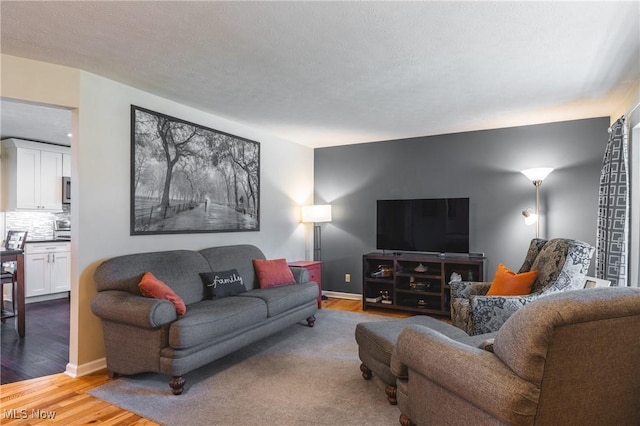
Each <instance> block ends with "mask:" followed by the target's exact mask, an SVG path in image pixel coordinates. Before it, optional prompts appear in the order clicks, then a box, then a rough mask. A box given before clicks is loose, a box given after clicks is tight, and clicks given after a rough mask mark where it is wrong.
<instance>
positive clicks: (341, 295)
mask: <svg viewBox="0 0 640 426" xmlns="http://www.w3.org/2000/svg"><path fill="white" fill-rule="evenodd" d="M322 294H323V295H325V296H327V297H334V298H336V299H347V300H362V295H361V294H355V293H343V292H340V291H327V290H322Z"/></svg>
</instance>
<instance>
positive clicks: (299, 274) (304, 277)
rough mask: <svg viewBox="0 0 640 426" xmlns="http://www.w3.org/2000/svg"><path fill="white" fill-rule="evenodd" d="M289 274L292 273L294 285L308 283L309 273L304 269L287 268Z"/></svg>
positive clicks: (298, 267)
mask: <svg viewBox="0 0 640 426" xmlns="http://www.w3.org/2000/svg"><path fill="white" fill-rule="evenodd" d="M289 269H291V272H292V273H293V278H295V280H296V283H298V284H299V283H308V282H309V271H308V270H307V269H306V268H303V267H301V266H289Z"/></svg>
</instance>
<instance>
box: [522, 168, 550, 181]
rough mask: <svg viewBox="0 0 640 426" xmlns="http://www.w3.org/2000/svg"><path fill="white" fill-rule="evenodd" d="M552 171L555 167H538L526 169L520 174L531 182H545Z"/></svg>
mask: <svg viewBox="0 0 640 426" xmlns="http://www.w3.org/2000/svg"><path fill="white" fill-rule="evenodd" d="M552 171H553V167H536V168H533V169H525V170H523V171H521V172H520V173H522V174H523V175H525V176H526V177H527V178H529V180H530V181H531V182H536V181H539V180H540V181H542V180H544V179H545V178H546V177H547V176H549V173H551V172H552Z"/></svg>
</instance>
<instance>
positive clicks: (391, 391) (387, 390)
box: [384, 386, 398, 405]
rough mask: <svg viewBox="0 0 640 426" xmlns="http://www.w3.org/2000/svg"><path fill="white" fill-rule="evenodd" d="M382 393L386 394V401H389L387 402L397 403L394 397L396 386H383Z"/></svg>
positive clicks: (396, 390) (396, 391)
mask: <svg viewBox="0 0 640 426" xmlns="http://www.w3.org/2000/svg"><path fill="white" fill-rule="evenodd" d="M384 393H386V394H387V401H389V404H391V405H398V400H397V398H396V395H397V393H398V388H397V387H395V386H385V388H384Z"/></svg>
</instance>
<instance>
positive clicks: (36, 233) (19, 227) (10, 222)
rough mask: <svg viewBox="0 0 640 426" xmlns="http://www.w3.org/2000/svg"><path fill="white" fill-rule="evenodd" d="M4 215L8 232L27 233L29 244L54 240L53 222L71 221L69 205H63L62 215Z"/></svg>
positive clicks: (34, 213)
mask: <svg viewBox="0 0 640 426" xmlns="http://www.w3.org/2000/svg"><path fill="white" fill-rule="evenodd" d="M4 215H5V229H6V231H14V230H15V231H27V232H28V234H27V242H28V241H36V240H51V239H53V222H54V221H55V220H69V219H71V213H70V205H69V204H63V205H62V212H61V213H51V212H5V213H4ZM6 231H5V234H6ZM3 239H4V236H3Z"/></svg>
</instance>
